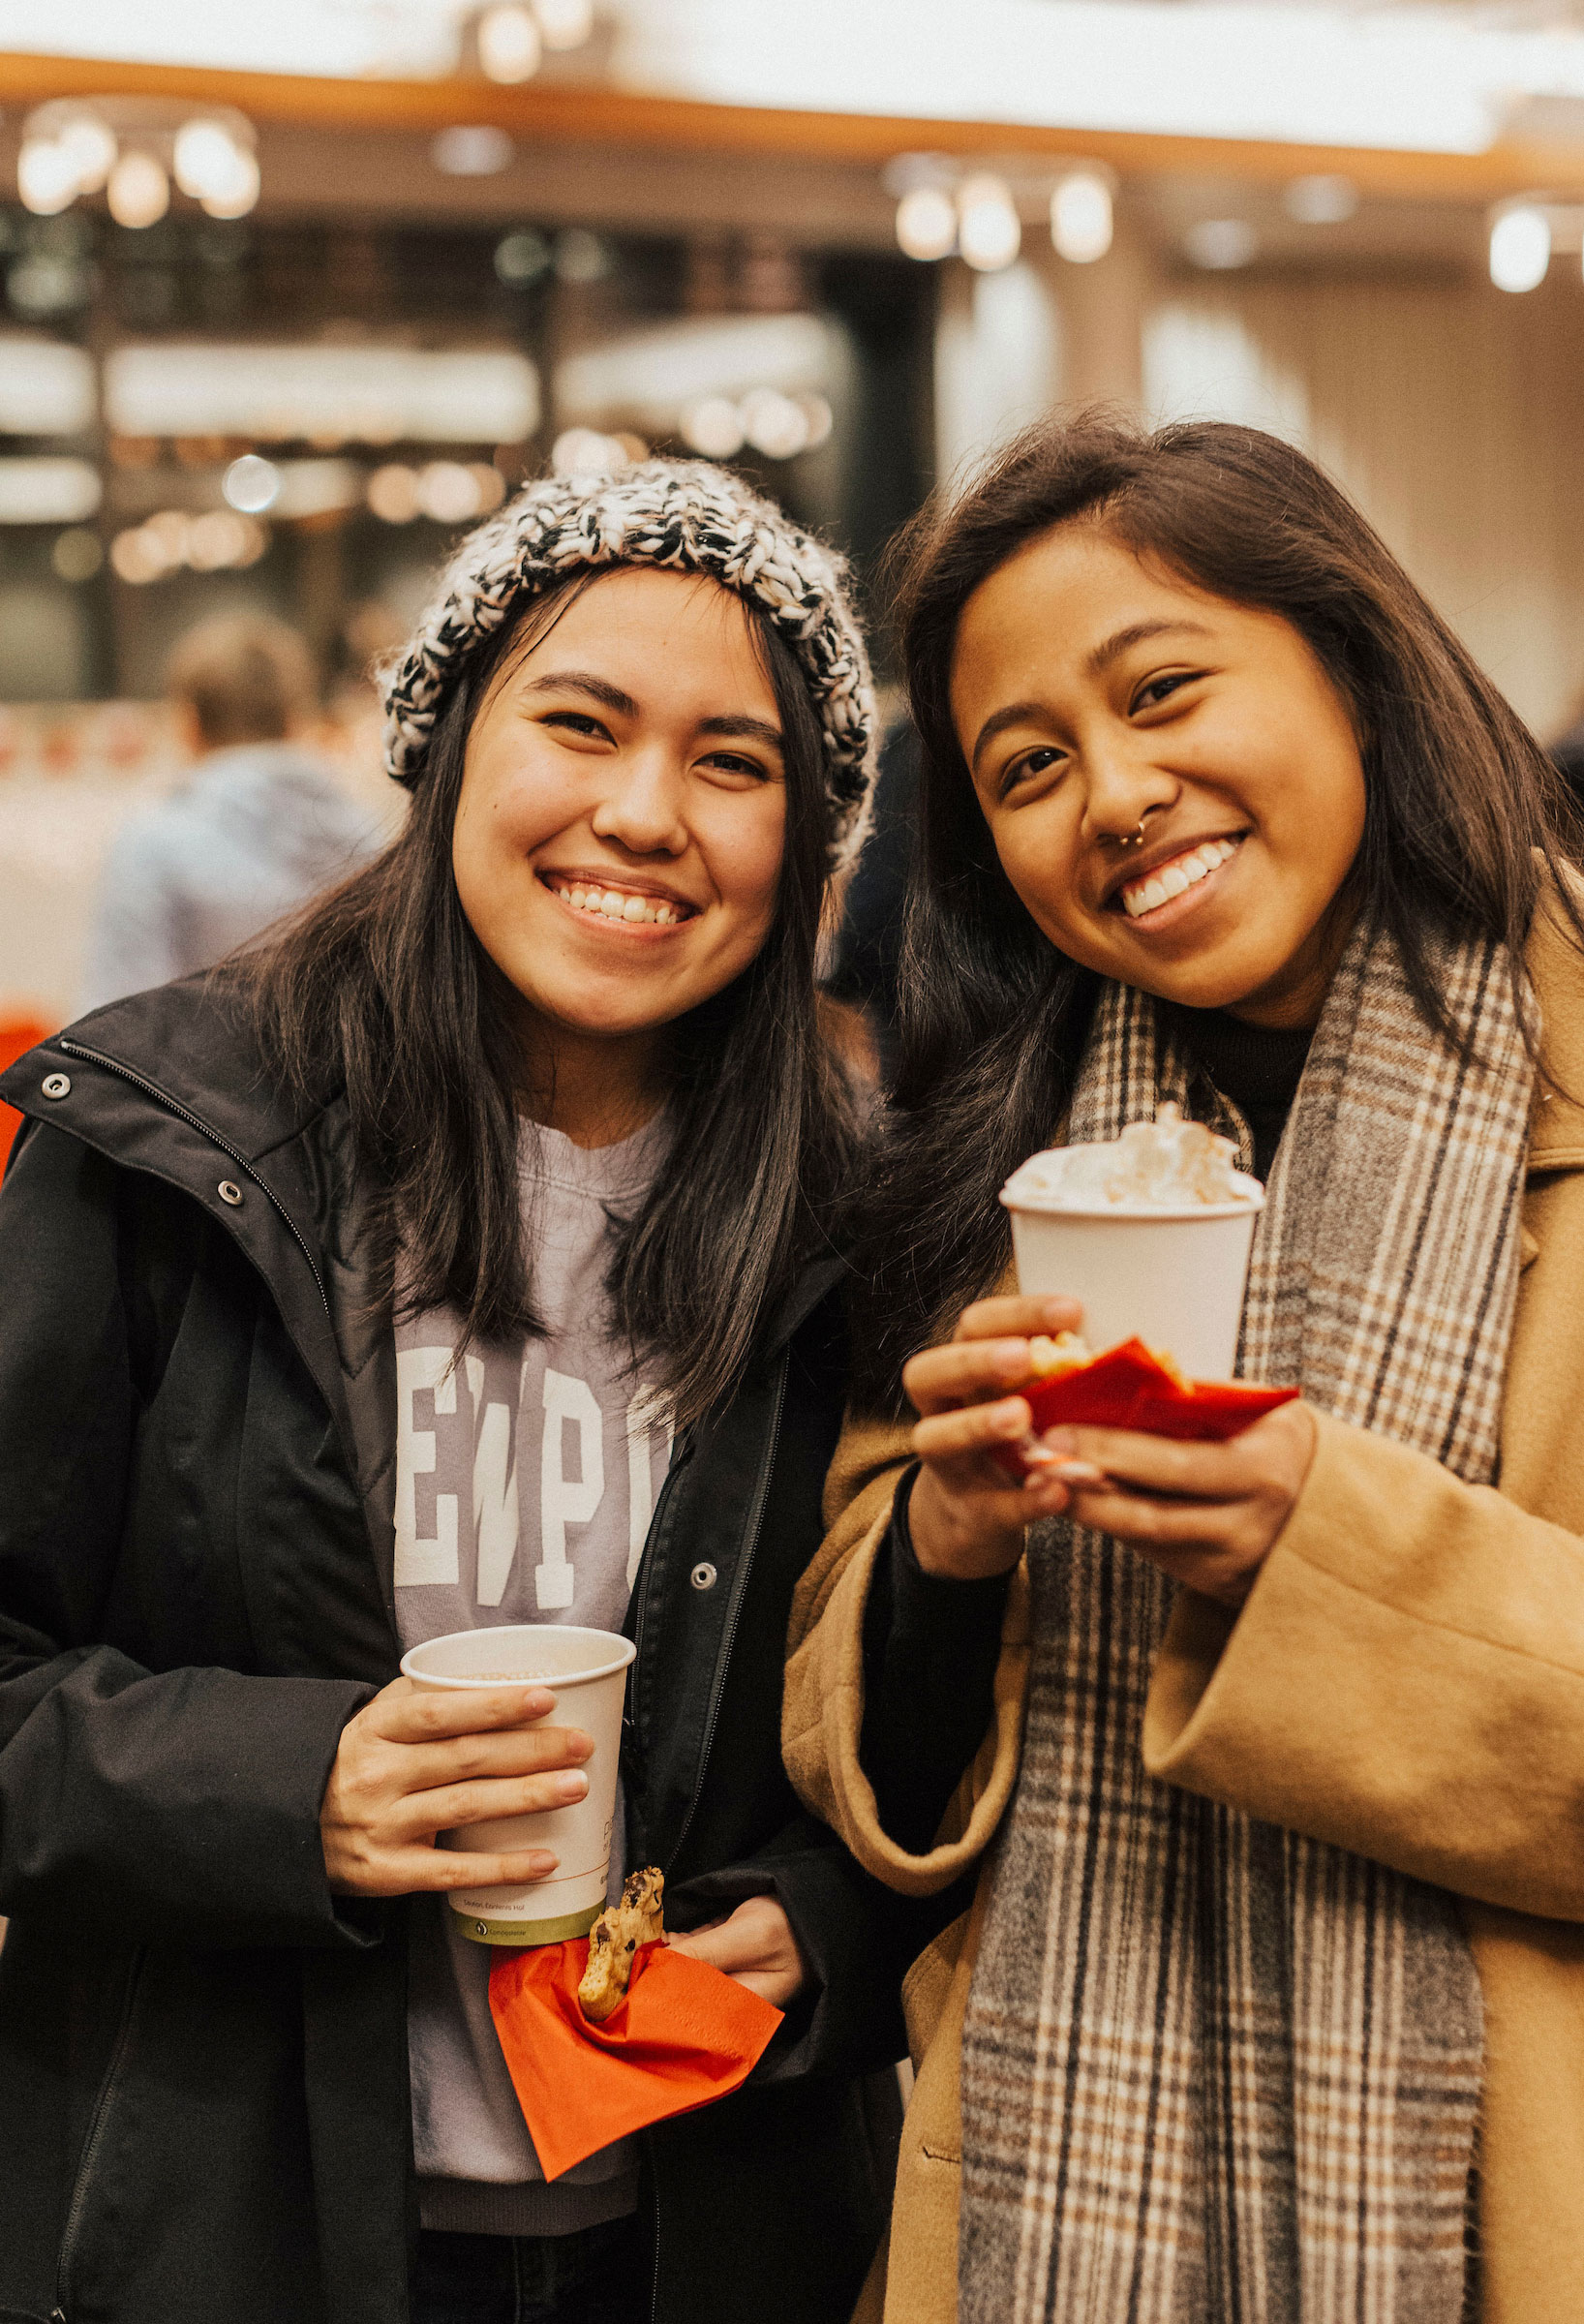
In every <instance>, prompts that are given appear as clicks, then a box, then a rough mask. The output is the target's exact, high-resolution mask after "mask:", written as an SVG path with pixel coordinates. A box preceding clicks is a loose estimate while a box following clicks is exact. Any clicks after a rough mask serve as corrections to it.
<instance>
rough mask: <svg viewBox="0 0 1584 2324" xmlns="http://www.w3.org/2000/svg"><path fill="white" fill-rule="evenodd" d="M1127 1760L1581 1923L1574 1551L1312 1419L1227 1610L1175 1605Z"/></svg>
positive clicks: (1419, 1468) (1513, 1515)
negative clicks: (1292, 1485) (1312, 1439)
mask: <svg viewBox="0 0 1584 2324" xmlns="http://www.w3.org/2000/svg"><path fill="white" fill-rule="evenodd" d="M1143 1756H1144V1762H1145V1764H1146V1766H1147V1767H1148V1768H1149V1770H1150V1772H1151V1774H1154V1775H1158V1776H1162V1777H1164V1778H1165V1779H1166V1780H1167V1781H1168V1782H1170V1783H1174V1784H1180V1785H1182V1786H1183V1787H1184V1789H1187V1790H1190V1791H1197V1792H1202V1793H1203V1794H1204V1795H1205V1796H1207V1797H1209V1798H1212V1799H1218V1800H1223V1801H1226V1802H1228V1803H1229V1804H1230V1805H1232V1806H1234V1807H1237V1808H1241V1809H1242V1810H1244V1811H1245V1812H1246V1813H1247V1814H1249V1815H1251V1816H1255V1817H1258V1818H1260V1819H1262V1820H1263V1821H1265V1822H1270V1823H1277V1824H1284V1825H1287V1826H1288V1827H1289V1828H1291V1829H1293V1830H1295V1831H1300V1832H1306V1833H1308V1834H1310V1835H1311V1836H1312V1837H1314V1838H1316V1839H1320V1840H1327V1841H1331V1842H1334V1843H1335V1844H1336V1845H1337V1846H1339V1847H1341V1848H1346V1849H1350V1850H1353V1851H1354V1852H1355V1853H1356V1854H1358V1855H1364V1856H1369V1857H1373V1858H1374V1859H1375V1860H1376V1861H1378V1862H1380V1863H1383V1864H1389V1865H1391V1866H1393V1867H1394V1868H1395V1869H1396V1870H1398V1871H1401V1872H1406V1873H1410V1874H1412V1875H1414V1876H1415V1877H1416V1879H1419V1880H1424V1881H1434V1882H1436V1883H1437V1884H1438V1885H1439V1886H1441V1887H1445V1888H1449V1889H1451V1890H1453V1891H1454V1892H1455V1893H1457V1894H1458V1895H1461V1896H1466V1897H1473V1898H1477V1899H1478V1900H1479V1901H1480V1902H1482V1903H1485V1904H1490V1905H1498V1906H1507V1907H1509V1908H1513V1909H1516V1910H1517V1911H1524V1912H1533V1913H1539V1914H1542V1915H1544V1916H1546V1917H1548V1918H1551V1919H1558V1920H1584V1542H1581V1541H1580V1540H1579V1538H1578V1536H1577V1535H1575V1534H1572V1533H1569V1532H1568V1531H1566V1530H1565V1529H1564V1528H1563V1527H1561V1526H1558V1525H1552V1524H1548V1523H1546V1522H1545V1521H1544V1520H1543V1519H1542V1518H1539V1517H1536V1516H1532V1515H1530V1514H1528V1513H1527V1512H1526V1511H1524V1510H1522V1509H1520V1508H1518V1507H1517V1506H1516V1505H1515V1504H1514V1503H1513V1502H1511V1501H1508V1500H1507V1499H1506V1498H1504V1496H1503V1495H1502V1494H1500V1493H1498V1492H1495V1491H1493V1490H1491V1489H1489V1488H1488V1487H1484V1486H1473V1485H1467V1484H1463V1483H1459V1481H1458V1480H1457V1479H1456V1478H1455V1477H1452V1476H1450V1475H1449V1474H1448V1473H1447V1470H1446V1469H1444V1468H1442V1467H1441V1466H1440V1464H1439V1463H1438V1462H1436V1461H1434V1460H1431V1459H1428V1458H1427V1457H1426V1456H1425V1455H1423V1454H1422V1453H1418V1452H1410V1451H1408V1450H1407V1449H1406V1448H1405V1447H1403V1446H1401V1445H1395V1444H1392V1443H1390V1442H1389V1441H1387V1440H1386V1438H1384V1437H1379V1436H1373V1435H1370V1434H1368V1433H1366V1432H1365V1431H1364V1430H1361V1429H1356V1428H1351V1427H1347V1426H1345V1425H1343V1424H1342V1423H1341V1422H1337V1421H1332V1420H1327V1419H1325V1418H1322V1419H1321V1420H1320V1422H1319V1436H1318V1441H1317V1446H1316V1452H1315V1458H1314V1461H1313V1463H1312V1465H1311V1468H1310V1471H1309V1476H1308V1478H1307V1480H1306V1482H1305V1483H1304V1487H1303V1491H1302V1492H1301V1494H1300V1495H1299V1497H1298V1500H1297V1503H1296V1505H1295V1508H1294V1511H1293V1514H1292V1515H1291V1516H1290V1518H1289V1519H1288V1522H1287V1524H1286V1526H1285V1527H1284V1529H1283V1531H1282V1533H1281V1536H1280V1538H1279V1539H1278V1541H1277V1543H1276V1545H1275V1547H1274V1548H1273V1549H1272V1551H1271V1553H1270V1555H1269V1556H1268V1557H1267V1558H1266V1560H1265V1562H1264V1566H1263V1567H1262V1568H1261V1570H1260V1574H1259V1577H1258V1579H1257V1580H1256V1582H1255V1585H1254V1588H1253V1590H1252V1591H1251V1592H1250V1595H1249V1597H1248V1599H1247V1601H1246V1602H1245V1604H1244V1605H1243V1606H1242V1608H1241V1610H1240V1611H1238V1612H1237V1613H1235V1614H1234V1613H1232V1612H1230V1611H1228V1610H1227V1609H1225V1608H1223V1607H1221V1606H1218V1605H1212V1604H1211V1602H1210V1601H1209V1600H1207V1599H1204V1598H1201V1597H1198V1596H1196V1595H1195V1594H1194V1593H1192V1592H1191V1591H1184V1592H1182V1593H1181V1594H1180V1595H1179V1596H1178V1598H1177V1601H1176V1604H1175V1605H1174V1607H1173V1614H1172V1618H1171V1622H1170V1625H1169V1627H1168V1630H1167V1634H1166V1638H1165V1641H1164V1643H1163V1646H1162V1649H1161V1654H1160V1658H1159V1660H1158V1662H1157V1664H1156V1668H1155V1674H1154V1679H1153V1683H1152V1685H1151V1688H1150V1692H1149V1697H1148V1702H1147V1705H1146V1709H1145V1715H1144V1729H1143Z"/></svg>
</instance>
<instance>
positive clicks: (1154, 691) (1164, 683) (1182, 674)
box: [1133, 670, 1204, 710]
mask: <svg viewBox="0 0 1584 2324" xmlns="http://www.w3.org/2000/svg"><path fill="white" fill-rule="evenodd" d="M1203 675H1204V673H1203V670H1173V672H1172V673H1171V674H1170V675H1169V676H1167V677H1163V678H1151V679H1150V680H1149V681H1148V682H1147V683H1146V684H1145V685H1143V686H1142V687H1141V688H1139V691H1138V693H1137V695H1136V696H1135V697H1134V702H1133V707H1134V709H1135V710H1158V709H1159V708H1160V706H1161V704H1162V703H1163V702H1169V701H1170V700H1171V698H1172V696H1173V694H1174V693H1175V692H1176V690H1177V688H1178V687H1179V686H1191V685H1192V684H1193V682H1194V680H1195V679H1196V678H1202V677H1203Z"/></svg>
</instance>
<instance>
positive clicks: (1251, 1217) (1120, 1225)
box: [1001, 1171, 1265, 1380]
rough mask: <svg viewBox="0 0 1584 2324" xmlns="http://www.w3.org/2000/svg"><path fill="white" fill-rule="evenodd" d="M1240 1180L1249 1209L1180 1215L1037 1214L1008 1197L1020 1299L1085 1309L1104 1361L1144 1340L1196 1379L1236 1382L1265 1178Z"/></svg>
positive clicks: (1243, 1205)
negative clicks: (1055, 1299)
mask: <svg viewBox="0 0 1584 2324" xmlns="http://www.w3.org/2000/svg"><path fill="white" fill-rule="evenodd" d="M1234 1176H1235V1177H1236V1181H1237V1184H1238V1186H1239V1187H1240V1188H1241V1189H1242V1190H1243V1193H1244V1195H1245V1196H1246V1198H1247V1199H1246V1200H1245V1201H1243V1202H1239V1203H1195V1204H1192V1205H1185V1206H1184V1207H1183V1208H1181V1209H1180V1210H1118V1209H1114V1208H1111V1207H1110V1206H1109V1205H1099V1204H1097V1205H1095V1206H1094V1207H1093V1208H1089V1209H1079V1208H1066V1207H1064V1208H1061V1209H1057V1208H1054V1207H1052V1208H1049V1209H1035V1208H1031V1207H1029V1206H1028V1205H1026V1204H1018V1203H1010V1202H1007V1198H1006V1196H1005V1195H1003V1196H1002V1197H1001V1200H1002V1201H1003V1202H1004V1203H1006V1204H1007V1208H1008V1209H1009V1210H1010V1211H1011V1212H1012V1248H1013V1252H1014V1254H1015V1256H1016V1258H1017V1262H1018V1288H1019V1290H1020V1291H1021V1292H1023V1293H1024V1294H1025V1295H1027V1296H1029V1297H1032V1298H1036V1299H1043V1298H1048V1297H1050V1296H1051V1294H1055V1293H1059V1294H1061V1295H1063V1296H1065V1297H1066V1298H1068V1299H1073V1300H1079V1301H1080V1302H1081V1305H1082V1308H1083V1325H1082V1331H1083V1337H1084V1338H1085V1339H1086V1340H1087V1341H1088V1343H1089V1346H1090V1347H1091V1348H1093V1349H1094V1351H1095V1353H1096V1354H1097V1355H1099V1354H1100V1353H1101V1352H1102V1351H1103V1350H1104V1349H1106V1348H1112V1347H1114V1346H1115V1345H1116V1343H1117V1341H1118V1340H1119V1339H1132V1338H1134V1337H1135V1336H1137V1337H1138V1338H1140V1339H1142V1340H1143V1341H1145V1342H1146V1343H1147V1345H1148V1346H1150V1347H1152V1348H1159V1349H1160V1350H1161V1351H1162V1352H1163V1353H1164V1354H1166V1355H1168V1356H1171V1357H1173V1359H1174V1361H1176V1362H1177V1363H1178V1364H1179V1365H1180V1367H1181V1368H1182V1370H1183V1371H1185V1372H1186V1373H1187V1375H1188V1377H1189V1378H1190V1379H1191V1380H1229V1379H1231V1377H1232V1373H1233V1367H1234V1364H1235V1363H1236V1361H1237V1332H1238V1327H1239V1325H1240V1324H1241V1322H1242V1317H1243V1293H1244V1289H1245V1287H1246V1285H1247V1282H1248V1263H1249V1252H1250V1250H1251V1248H1252V1247H1253V1243H1254V1221H1255V1219H1256V1218H1257V1217H1258V1215H1259V1213H1260V1212H1261V1210H1263V1209H1264V1199H1265V1198H1264V1189H1263V1188H1262V1186H1261V1184H1260V1181H1259V1179H1258V1178H1251V1177H1246V1176H1245V1175H1244V1173H1243V1172H1241V1171H1238V1172H1236V1173H1235V1174H1234Z"/></svg>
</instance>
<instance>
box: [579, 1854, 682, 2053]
mask: <svg viewBox="0 0 1584 2324" xmlns="http://www.w3.org/2000/svg"><path fill="white" fill-rule="evenodd" d="M664 1893H665V1875H664V1873H663V1872H661V1871H660V1869H659V1867H658V1866H657V1865H655V1864H646V1865H645V1866H644V1867H643V1869H642V1870H641V1871H639V1872H629V1873H628V1875H627V1878H626V1884H625V1886H624V1888H623V1890H622V1901H621V1903H620V1904H619V1905H607V1906H606V1907H605V1910H604V1911H603V1912H601V1914H600V1915H599V1918H598V1919H597V1920H596V1921H595V1922H594V1927H593V1928H592V1929H591V1930H590V1931H589V1966H588V1967H587V1969H586V1970H585V1971H584V1972H583V1977H582V1981H581V1983H580V1984H579V1986H578V1989H577V1998H578V2006H579V2007H580V2008H581V2009H582V2011H583V2014H584V2016H585V2017H586V2018H588V2019H589V2020H590V2022H591V2024H593V2025H596V2026H598V2025H603V2023H604V2022H605V2020H606V2018H607V2017H610V2016H611V2015H612V2014H613V2013H614V2012H615V2011H616V2010H617V2009H619V2008H620V2007H621V2005H622V2003H624V2001H625V2000H626V1998H627V1980H628V1978H629V1977H630V1976H631V1974H632V1961H633V1955H634V1954H635V1953H636V1952H637V1950H638V1947H639V1946H640V1945H641V1944H655V1943H656V1942H658V1941H659V1940H660V1939H661V1938H663V1937H664V1935H665V1922H664V1920H663V1918H662V1917H661V1911H660V1899H661V1898H662V1896H663V1895H664Z"/></svg>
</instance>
